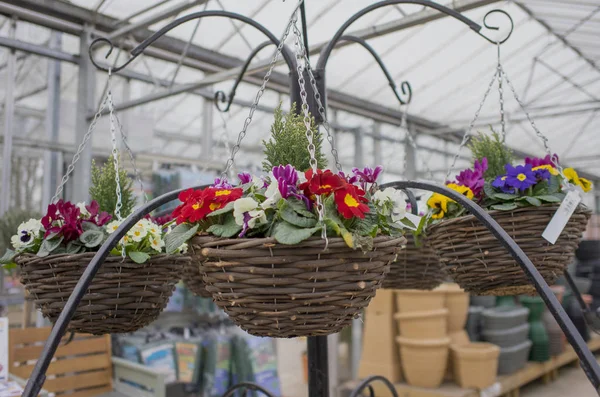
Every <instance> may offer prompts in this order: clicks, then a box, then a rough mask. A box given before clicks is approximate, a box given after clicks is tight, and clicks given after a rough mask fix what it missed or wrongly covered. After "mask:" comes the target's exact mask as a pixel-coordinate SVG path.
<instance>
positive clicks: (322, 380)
mask: <svg viewBox="0 0 600 397" xmlns="http://www.w3.org/2000/svg"><path fill="white" fill-rule="evenodd" d="M306 353H307V356H308V397H329V362H328V358H327V337H326V336H311V337H309V338H308V340H307V342H306Z"/></svg>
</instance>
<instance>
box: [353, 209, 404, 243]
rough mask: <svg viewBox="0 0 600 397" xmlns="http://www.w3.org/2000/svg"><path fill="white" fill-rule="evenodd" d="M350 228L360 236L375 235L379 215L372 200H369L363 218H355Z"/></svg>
mask: <svg viewBox="0 0 600 397" xmlns="http://www.w3.org/2000/svg"><path fill="white" fill-rule="evenodd" d="M403 220H404V219H403ZM352 229H353V230H354V234H357V235H360V236H371V237H375V236H376V235H377V230H379V215H378V214H377V208H375V205H374V204H373V202H372V201H370V202H369V212H367V213H366V214H365V217H364V218H362V219H360V218H358V219H356V222H355V223H354V227H353V228H352Z"/></svg>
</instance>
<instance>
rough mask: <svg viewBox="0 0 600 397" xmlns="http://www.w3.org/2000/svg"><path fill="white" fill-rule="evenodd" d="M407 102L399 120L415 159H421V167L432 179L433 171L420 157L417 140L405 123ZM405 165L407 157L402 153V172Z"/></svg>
mask: <svg viewBox="0 0 600 397" xmlns="http://www.w3.org/2000/svg"><path fill="white" fill-rule="evenodd" d="M408 106H409V105H408V104H407V105H406V108H405V109H404V112H403V113H402V120H401V122H400V123H401V124H400V125H401V126H402V127H403V128H404V130H405V131H406V138H407V139H408V143H409V144H410V146H411V147H412V148H413V150H414V151H415V159H416V158H417V157H418V158H419V159H420V160H421V161H420V163H423V167H424V168H425V172H426V173H427V174H428V175H429V177H430V178H431V179H432V180H433V179H434V175H433V172H432V171H431V169H430V168H429V164H428V163H427V161H425V158H421V153H422V152H421V151H420V150H419V147H418V146H417V141H416V140H415V138H414V137H413V135H412V133H411V132H410V130H409V129H408V123H407V120H406V119H407V113H408ZM406 166H407V159H406V153H405V154H404V168H403V170H404V172H406Z"/></svg>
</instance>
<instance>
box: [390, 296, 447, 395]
mask: <svg viewBox="0 0 600 397" xmlns="http://www.w3.org/2000/svg"><path fill="white" fill-rule="evenodd" d="M396 299H397V309H398V312H397V313H396V314H395V316H394V318H395V319H396V321H397V322H398V327H399V331H400V336H398V337H397V339H396V340H397V342H398V345H399V348H400V361H401V364H402V370H403V373H404V377H405V379H406V382H407V383H408V384H409V385H412V386H420V387H427V388H437V387H438V386H439V385H440V384H441V383H442V381H443V379H444V374H445V373H446V367H447V363H448V355H449V347H450V338H449V337H448V309H446V308H445V293H444V292H443V291H441V290H439V289H438V290H433V291H420V290H397V291H396Z"/></svg>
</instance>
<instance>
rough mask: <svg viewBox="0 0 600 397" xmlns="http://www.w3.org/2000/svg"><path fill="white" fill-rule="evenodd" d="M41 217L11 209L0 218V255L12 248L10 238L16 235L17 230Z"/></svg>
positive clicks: (30, 212) (31, 212) (34, 213)
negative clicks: (31, 220) (23, 224)
mask: <svg viewBox="0 0 600 397" xmlns="http://www.w3.org/2000/svg"><path fill="white" fill-rule="evenodd" d="M41 217H42V216H41V215H40V214H39V213H37V212H34V211H24V210H17V209H11V210H9V211H6V213H5V214H4V215H3V216H2V217H0V253H2V252H5V251H6V250H8V249H10V248H11V247H12V244H11V243H10V238H11V237H12V236H14V235H15V234H16V233H17V228H18V227H19V225H20V224H21V223H23V222H26V221H28V220H30V219H32V218H33V219H40V218H41Z"/></svg>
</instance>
